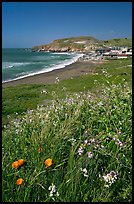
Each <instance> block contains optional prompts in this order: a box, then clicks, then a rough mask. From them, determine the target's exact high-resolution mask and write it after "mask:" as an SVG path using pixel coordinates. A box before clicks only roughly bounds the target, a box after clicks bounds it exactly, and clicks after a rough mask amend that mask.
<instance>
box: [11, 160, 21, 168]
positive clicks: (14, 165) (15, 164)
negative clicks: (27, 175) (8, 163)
mask: <svg viewBox="0 0 134 204" xmlns="http://www.w3.org/2000/svg"><path fill="white" fill-rule="evenodd" d="M19 166H20V165H19V162H18V161H15V162H13V163H12V167H13V168H14V169H17V168H18V167H19Z"/></svg>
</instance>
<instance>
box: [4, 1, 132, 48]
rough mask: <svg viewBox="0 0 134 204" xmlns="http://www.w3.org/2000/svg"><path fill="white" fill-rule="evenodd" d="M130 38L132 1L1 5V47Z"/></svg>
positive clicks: (28, 46)
mask: <svg viewBox="0 0 134 204" xmlns="http://www.w3.org/2000/svg"><path fill="white" fill-rule="evenodd" d="M78 36H92V37H95V38H97V39H99V40H109V39H112V38H126V37H127V38H129V37H132V2H2V47H3V48H31V47H32V46H35V45H41V44H47V43H51V42H52V41H53V40H56V39H60V38H68V37H78Z"/></svg>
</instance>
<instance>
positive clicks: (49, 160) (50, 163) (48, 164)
mask: <svg viewBox="0 0 134 204" xmlns="http://www.w3.org/2000/svg"><path fill="white" fill-rule="evenodd" d="M52 164H53V161H52V159H50V158H48V159H46V160H45V166H46V168H48V167H49V166H51V165H52Z"/></svg>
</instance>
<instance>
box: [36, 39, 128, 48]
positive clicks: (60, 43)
mask: <svg viewBox="0 0 134 204" xmlns="http://www.w3.org/2000/svg"><path fill="white" fill-rule="evenodd" d="M83 40H87V41H89V42H93V43H98V46H99V45H100V46H102V45H103V44H105V45H106V46H128V47H132V39H131V38H115V39H109V40H98V39H96V38H94V37H90V36H80V37H72V38H63V39H58V40H55V41H54V42H56V41H57V42H58V43H57V45H58V46H59V47H65V46H74V47H77V48H81V47H83V45H78V44H75V43H73V42H75V41H83ZM65 41H67V42H65ZM45 45H46V44H44V45H39V46H33V49H36V48H37V49H39V48H42V47H43V46H45ZM48 45H55V43H50V44H48ZM80 46H81V47H80Z"/></svg>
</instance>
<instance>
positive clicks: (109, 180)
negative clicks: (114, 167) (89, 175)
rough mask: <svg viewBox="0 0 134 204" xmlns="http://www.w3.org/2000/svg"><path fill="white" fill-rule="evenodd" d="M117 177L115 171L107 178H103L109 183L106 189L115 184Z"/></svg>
mask: <svg viewBox="0 0 134 204" xmlns="http://www.w3.org/2000/svg"><path fill="white" fill-rule="evenodd" d="M117 175H118V174H117V173H115V172H114V171H111V172H110V173H109V174H107V175H106V176H102V177H103V179H104V181H105V182H107V183H108V184H106V185H105V187H109V186H111V185H112V183H114V182H115V180H116V179H117Z"/></svg>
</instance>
